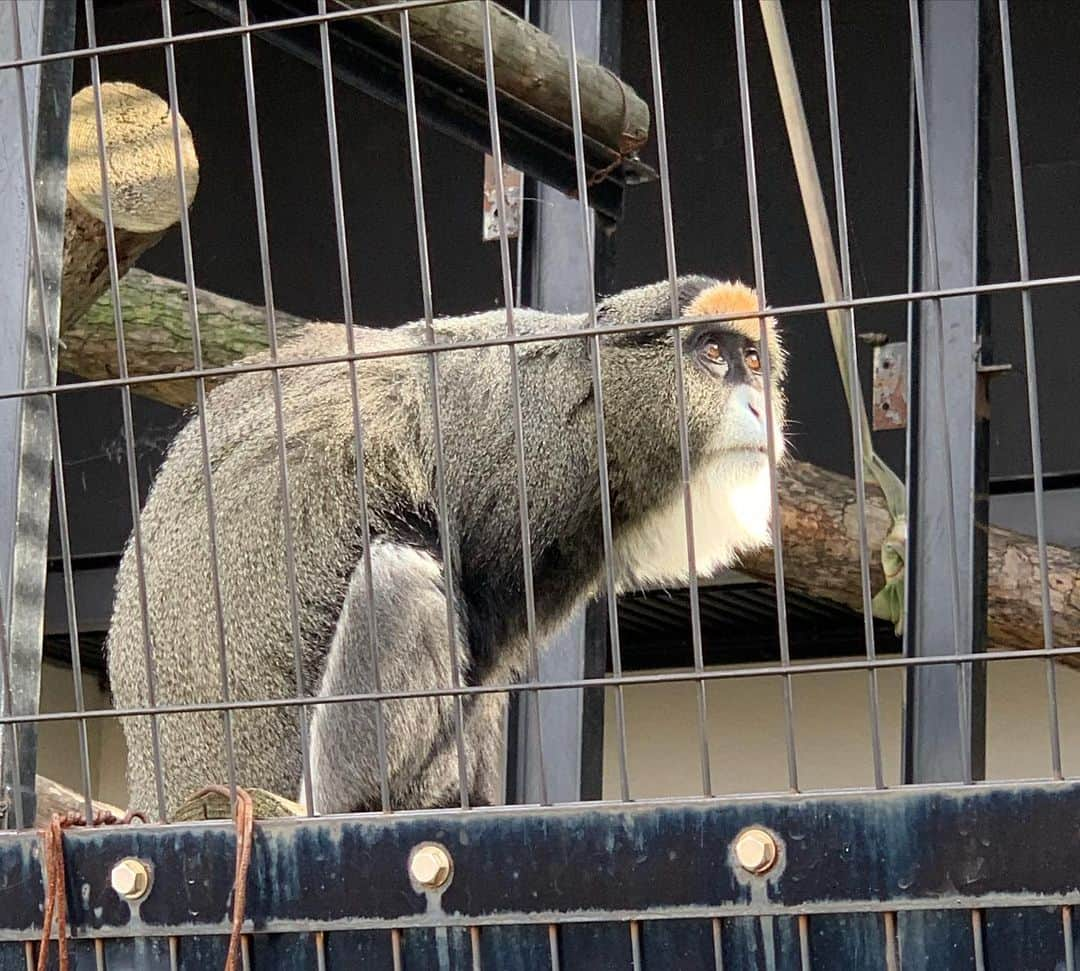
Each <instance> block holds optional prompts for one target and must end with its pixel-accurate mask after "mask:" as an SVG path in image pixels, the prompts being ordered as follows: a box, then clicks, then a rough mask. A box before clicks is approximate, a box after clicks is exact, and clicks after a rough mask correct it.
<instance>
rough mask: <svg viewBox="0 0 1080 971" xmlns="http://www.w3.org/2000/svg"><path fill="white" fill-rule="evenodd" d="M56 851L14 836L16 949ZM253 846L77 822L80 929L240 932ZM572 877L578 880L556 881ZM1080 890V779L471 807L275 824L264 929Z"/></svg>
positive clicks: (73, 901)
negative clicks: (240, 892)
mask: <svg viewBox="0 0 1080 971" xmlns="http://www.w3.org/2000/svg"><path fill="white" fill-rule="evenodd" d="M751 825H752V826H757V827H764V828H766V829H767V830H769V831H771V832H772V834H773V835H774V836H775V838H776V841H777V844H778V859H777V863H776V865H775V866H774V867H773V868H772V869H771V870H770V871H769V872H768V873H767V874H765V875H764V876H762V877H750V876H749V874H747V873H745V872H743V871H742V870H740V869H739V868H738V866H737V865H736V864H735V862H734V858H733V854H732V849H731V846H732V842H733V841H734V839H735V838H736V836H737V835H738V834H739V833H740V832H741V831H742V830H743V829H744V828H746V827H748V826H751ZM1042 834H1045V836H1046V838H1037V837H1039V836H1040V835H1042ZM428 840H436V841H437V842H438V843H440V844H442V845H443V846H444V847H445V848H446V849H447V851H448V852H449V854H450V856H451V858H452V860H453V867H454V869H453V877H452V879H451V881H450V883H449V884H448V885H447V886H446V887H445V888H444V889H443V890H442V891H440V892H438V894H437V895H435V896H433V897H430V898H429V895H428V894H427V893H425V892H423V891H422V890H419V889H417V888H416V887H415V886H414V885H413V884H412V883H411V882H410V878H409V873H408V859H409V854H410V851H411V850H412V848H413V847H414V846H415V845H417V844H418V843H421V842H424V841H428ZM541 843H542V844H543V846H544V866H543V867H542V868H540V867H537V866H536V865H535V847H536V846H537V845H540V844H541ZM37 849H38V841H37V837H36V836H35V835H32V834H27V835H23V836H12V837H9V838H6V839H0V872H3V873H5V874H6V880H5V882H4V884H3V886H0V940H5V939H6V940H12V939H14V940H23V939H27V938H30V937H32V936H34V935H35V934H36V932H37V930H38V929H39V928H40V921H41V910H40V901H41V895H42V889H43V888H42V868H41V864H40V861H39V859H38V853H37ZM234 853H235V830H234V827H233V825H232V824H231V823H219V822H214V823H199V824H193V825H183V826H175V825H174V826H168V827H163V826H128V827H103V828H97V829H89V830H87V829H82V830H79V829H68V830H67V831H66V834H65V869H66V872H67V877H68V881H69V883H70V884H71V885H72V886H76V887H81V888H83V889H82V892H81V893H79V894H69V898H68V908H69V912H68V922H69V926H70V927H71V928H72V931H73V933H75V934H76V935H77V936H80V937H132V936H139V937H142V936H148V935H159V934H177V935H187V934H221V933H226V932H227V931H228V928H229V920H230V896H231V890H232V885H233V878H234V869H233V861H234ZM127 856H134V857H137V858H139V859H143V860H147V861H149V863H150V864H151V866H152V868H153V873H154V880H153V884H152V889H151V891H150V893H149V895H148V896H147V897H146V898H144V899H143V900H142V901H141V902H140V903H139V905H138V906H137V907H136V908H132V907H129V905H128V904H127V903H125V902H124V901H123V900H122V899H121V898H119V897H118V896H117V895H116V893H115V892H113V891H112V889H111V888H110V885H109V872H110V869H111V867H112V866H113V865H114V863H115V862H116V861H117V860H119V859H121V858H123V857H127ZM558 873H563V874H568V875H569V874H572V875H573V876H572V879H553V878H552V875H553V874H558ZM371 874H378V879H369V878H368V877H369V875H371ZM1078 882H1080V784H1078V783H1075V782H1074V783H1061V782H1059V783H1054V784H1050V785H1040V786H1029V785H997V786H986V787H978V788H971V787H969V788H965V789H962V790H953V791H948V792H943V791H940V790H913V789H894V790H887V791H880V790H879V791H876V792H873V793H860V794H853V795H843V796H830V797H824V798H823V797H816V798H808V797H806V796H804V795H792V796H789V797H777V798H770V799H762V800H758V801H725V802H719V801H717V800H700V801H685V802H680V803H676V804H671V803H669V804H667V805H629V806H628V805H625V804H624V805H613V806H599V807H597V806H596V805H595V804H593V805H592V806H588V807H581V806H575V807H570V808H564V807H552V808H545V809H541V810H536V809H531V810H525V811H515V812H499V813H493V812H484V811H468V812H462V811H460V810H452V811H447V812H444V813H439V814H438V816H437V817H435V816H433V815H430V814H428V815H424V816H406V815H404V814H401V815H393V816H389V817H388V816H386V815H372V816H367V817H338V818H323V819H320V820H317V821H313V820H299V819H290V820H284V819H281V820H268V821H264V822H260V823H259V825H258V826H257V827H256V830H255V837H254V850H253V853H252V859H251V869H250V871H249V877H248V894H247V901H246V921H245V925H246V929H247V930H249V931H257V932H269V933H273V932H287V931H315V930H323V931H332V930H342V929H352V928H368V927H370V928H380V927H382V928H386V927H397V928H401V927H423V926H447V925H451V926H463V925H480V924H486V925H490V924H511V923H515V924H517V923H528V922H559V923H563V922H577V921H598V920H628V919H653V918H677V917H712V916H723V917H727V916H737V915H742V914H768V915H796V914H814V913H850V912H852V911H882V910H890V911H898V910H924V909H933V910H951V909H969V908H973V907H980V908H988V907H1009V906H1012V907H1015V906H1050V905H1055V906H1060V905H1064V904H1075V903H1078V902H1080V884H1078Z"/></svg>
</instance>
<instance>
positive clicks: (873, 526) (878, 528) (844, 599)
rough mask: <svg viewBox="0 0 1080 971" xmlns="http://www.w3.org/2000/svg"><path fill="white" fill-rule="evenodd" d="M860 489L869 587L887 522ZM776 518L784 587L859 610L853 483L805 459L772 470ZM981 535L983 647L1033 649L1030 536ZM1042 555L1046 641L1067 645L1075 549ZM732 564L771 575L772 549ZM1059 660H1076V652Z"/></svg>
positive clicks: (1035, 606) (875, 495) (875, 584)
mask: <svg viewBox="0 0 1080 971" xmlns="http://www.w3.org/2000/svg"><path fill="white" fill-rule="evenodd" d="M866 492H867V494H866V515H867V529H868V533H869V541H870V550H871V555H872V556H871V572H870V588H871V590H878V589H880V588H881V586H882V584H883V583H884V581H885V577H884V574H883V573H882V569H881V543H882V540H884V538H885V535H886V533H887V532H888V530H889V525H890V520H889V513H888V510H887V509H886V506H885V500H884V497H883V496H882V494H881V490H880V489H878V487H877V486H876V485H874V484H872V483H869V482H868V483H867V488H866ZM780 518H781V523H782V529H783V544H784V567H785V570H784V577H785V580H786V582H787V585H788V586H789V587H790V588H791V589H793V590H797V591H799V592H800V593H804V594H807V595H808V596H812V597H820V598H822V599H825V600H832V601H835V602H836V603H840V604H843V605H845V606H847V607H850V608H851V609H852V610H857V611H860V612H861V611H862V593H861V585H860V578H859V571H860V565H859V520H858V508H857V500H856V494H855V483H854V481H853V480H852V479H849V478H848V477H847V476H844V475H838V474H837V473H835V472H830V471H828V470H826V469H822V468H819V467H818V466H815V465H811V464H809V463H808V462H791V463H789V464H787V465H786V466H785V467H784V469H783V473H782V475H781V476H780ZM988 540H989V580H988V596H987V601H988V608H987V641H988V646H989V647H990V648H991V649H998V650H1020V649H1030V648H1041V647H1042V646H1043V633H1042V604H1041V600H1040V585H1039V554H1038V546H1037V545H1036V543H1035V540H1034V539H1032V537H1030V536H1024V535H1023V534H1021V533H1016V532H1013V531H1012V530H1010V529H1002V528H1001V527H998V526H991V527H990V529H989V537H988ZM1048 553H1049V566H1050V608H1051V615H1052V620H1053V630H1054V643H1055V645H1057V646H1059V647H1062V646H1065V647H1075V646H1077V645H1080V550H1073V549H1066V548H1064V547H1061V546H1050V547H1049V550H1048ZM739 568H740V570H742V571H744V572H746V573H748V574H750V575H751V576H756V577H760V578H765V579H772V578H773V555H772V551H771V550H764V551H761V552H758V553H754V554H752V555H750V556H747V557H744V558H743V560H742V562H741V564H740V567H739ZM1067 660H1068V662H1069V663H1070V664H1072V665H1073V666H1080V658H1076V657H1073V658H1067Z"/></svg>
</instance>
